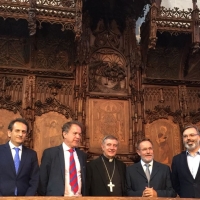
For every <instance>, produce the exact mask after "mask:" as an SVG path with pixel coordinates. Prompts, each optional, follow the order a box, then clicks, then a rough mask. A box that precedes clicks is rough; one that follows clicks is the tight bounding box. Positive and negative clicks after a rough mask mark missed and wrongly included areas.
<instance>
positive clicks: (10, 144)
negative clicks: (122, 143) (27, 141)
mask: <svg viewBox="0 0 200 200" xmlns="http://www.w3.org/2000/svg"><path fill="white" fill-rule="evenodd" d="M9 146H10V149H13V148H15V147H16V146H15V145H14V144H13V143H12V142H11V141H9ZM17 148H19V149H20V150H22V145H20V146H18V147H17Z"/></svg>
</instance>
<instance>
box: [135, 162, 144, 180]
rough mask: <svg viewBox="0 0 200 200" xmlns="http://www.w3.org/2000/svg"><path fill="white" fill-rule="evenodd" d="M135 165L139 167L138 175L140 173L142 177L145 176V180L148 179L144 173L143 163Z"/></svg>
mask: <svg viewBox="0 0 200 200" xmlns="http://www.w3.org/2000/svg"><path fill="white" fill-rule="evenodd" d="M135 165H137V171H138V173H139V174H140V175H141V176H143V177H144V178H147V177H146V174H145V173H144V169H143V167H142V165H141V162H138V163H136V164H135Z"/></svg>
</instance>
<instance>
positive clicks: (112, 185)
mask: <svg viewBox="0 0 200 200" xmlns="http://www.w3.org/2000/svg"><path fill="white" fill-rule="evenodd" d="M101 158H102V161H103V164H104V166H105V169H106V172H107V175H108V178H109V181H110V183H109V184H108V185H107V186H108V187H109V188H110V192H113V187H115V185H114V184H112V179H113V175H114V173H115V159H114V168H113V172H112V176H111V177H110V175H109V173H108V169H107V167H106V163H105V161H104V159H103V157H102V156H101Z"/></svg>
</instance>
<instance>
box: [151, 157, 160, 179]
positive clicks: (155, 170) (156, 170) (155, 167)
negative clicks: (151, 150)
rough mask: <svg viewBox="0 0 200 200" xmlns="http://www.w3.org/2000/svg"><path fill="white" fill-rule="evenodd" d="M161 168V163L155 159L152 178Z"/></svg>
mask: <svg viewBox="0 0 200 200" xmlns="http://www.w3.org/2000/svg"><path fill="white" fill-rule="evenodd" d="M159 170H160V167H159V164H158V163H157V162H156V161H153V168H152V172H151V177H150V180H151V179H152V178H153V177H154V176H155V175H156V174H157V173H158V171H159Z"/></svg>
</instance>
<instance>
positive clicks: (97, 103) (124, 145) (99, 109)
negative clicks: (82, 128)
mask: <svg viewBox="0 0 200 200" xmlns="http://www.w3.org/2000/svg"><path fill="white" fill-rule="evenodd" d="M88 104H89V113H88V122H89V126H88V130H87V134H88V136H89V138H90V146H89V152H93V153H101V142H102V139H103V138H104V137H105V136H106V135H114V136H116V137H117V138H118V139H119V141H120V144H119V148H118V153H127V152H129V149H128V147H129V145H128V143H129V117H128V115H127V113H128V112H129V110H128V101H122V100H105V99H102V100H100V99H89V101H88Z"/></svg>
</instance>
